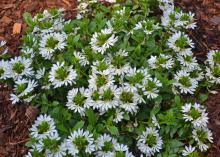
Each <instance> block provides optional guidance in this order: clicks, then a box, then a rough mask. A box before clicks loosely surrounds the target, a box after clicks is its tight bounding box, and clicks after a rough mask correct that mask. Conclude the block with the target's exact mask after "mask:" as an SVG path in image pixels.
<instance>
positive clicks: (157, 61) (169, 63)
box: [148, 54, 174, 69]
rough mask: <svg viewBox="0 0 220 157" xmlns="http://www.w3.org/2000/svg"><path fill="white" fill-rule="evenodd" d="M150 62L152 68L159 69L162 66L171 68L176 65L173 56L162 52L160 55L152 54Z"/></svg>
mask: <svg viewBox="0 0 220 157" xmlns="http://www.w3.org/2000/svg"><path fill="white" fill-rule="evenodd" d="M148 64H149V66H150V67H151V68H152V69H157V68H161V67H162V68H165V69H171V68H172V67H173V65H174V61H173V59H172V56H170V55H164V54H160V56H159V57H157V56H151V58H150V59H148Z"/></svg>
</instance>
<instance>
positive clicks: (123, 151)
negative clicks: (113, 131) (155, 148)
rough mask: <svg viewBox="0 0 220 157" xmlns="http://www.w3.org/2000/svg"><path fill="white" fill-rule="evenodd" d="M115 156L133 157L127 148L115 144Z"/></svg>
mask: <svg viewBox="0 0 220 157" xmlns="http://www.w3.org/2000/svg"><path fill="white" fill-rule="evenodd" d="M114 148H115V156H125V157H134V155H133V154H132V153H131V152H129V151H128V146H126V145H123V144H119V143H117V144H116V145H115V146H114Z"/></svg>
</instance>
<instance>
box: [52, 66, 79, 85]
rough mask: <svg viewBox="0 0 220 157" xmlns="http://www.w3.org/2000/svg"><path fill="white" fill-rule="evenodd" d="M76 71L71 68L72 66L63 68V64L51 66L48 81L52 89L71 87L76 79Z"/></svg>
mask: <svg viewBox="0 0 220 157" xmlns="http://www.w3.org/2000/svg"><path fill="white" fill-rule="evenodd" d="M76 76H77V74H76V71H75V70H74V69H73V68H72V66H69V67H67V66H65V65H64V62H62V63H59V62H57V63H56V64H54V65H53V67H52V68H51V71H50V73H49V81H50V82H51V83H52V85H53V86H54V88H57V87H61V86H63V85H64V86H67V85H68V84H69V85H72V84H73V83H75V79H76Z"/></svg>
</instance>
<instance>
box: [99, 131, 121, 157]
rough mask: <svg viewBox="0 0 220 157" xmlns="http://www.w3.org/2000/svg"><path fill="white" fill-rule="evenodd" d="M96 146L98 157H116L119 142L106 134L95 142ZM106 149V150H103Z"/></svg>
mask: <svg viewBox="0 0 220 157" xmlns="http://www.w3.org/2000/svg"><path fill="white" fill-rule="evenodd" d="M95 144H96V152H95V155H96V157H114V156H115V146H116V145H117V144H118V143H117V141H116V140H115V139H114V138H112V137H111V136H109V135H107V134H104V135H102V136H100V137H98V139H97V140H96V141H95ZM103 148H105V150H103Z"/></svg>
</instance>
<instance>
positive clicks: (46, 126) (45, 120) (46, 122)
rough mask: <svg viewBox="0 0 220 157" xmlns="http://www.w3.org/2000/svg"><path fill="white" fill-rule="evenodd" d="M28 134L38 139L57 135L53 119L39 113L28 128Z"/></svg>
mask: <svg viewBox="0 0 220 157" xmlns="http://www.w3.org/2000/svg"><path fill="white" fill-rule="evenodd" d="M30 135H31V136H32V137H33V138H36V139H39V140H40V139H45V138H50V137H58V134H57V130H56V128H55V123H54V120H53V119H52V118H51V117H50V116H48V115H40V116H39V117H37V120H36V121H35V122H34V124H33V125H32V127H31V128H30Z"/></svg>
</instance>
